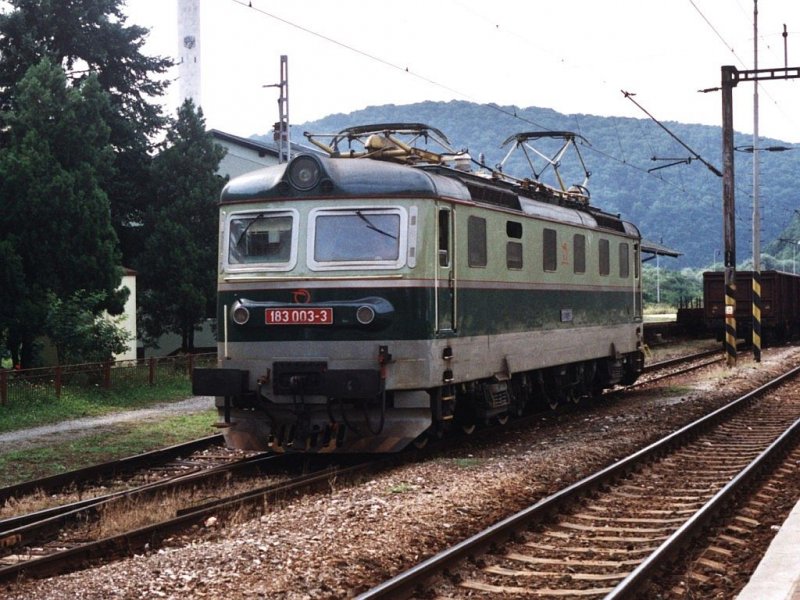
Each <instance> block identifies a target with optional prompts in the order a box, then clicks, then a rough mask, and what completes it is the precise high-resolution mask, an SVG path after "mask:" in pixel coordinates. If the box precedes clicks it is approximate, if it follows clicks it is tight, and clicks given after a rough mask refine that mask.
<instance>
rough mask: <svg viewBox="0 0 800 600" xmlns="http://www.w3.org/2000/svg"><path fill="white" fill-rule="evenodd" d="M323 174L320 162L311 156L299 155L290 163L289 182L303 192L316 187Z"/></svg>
mask: <svg viewBox="0 0 800 600" xmlns="http://www.w3.org/2000/svg"><path fill="white" fill-rule="evenodd" d="M321 174H322V173H321V170H320V166H319V162H317V160H316V159H315V158H313V157H311V156H298V157H297V158H295V159H294V160H293V161H292V164H291V165H289V182H290V183H291V184H292V187H294V188H296V189H298V190H300V191H303V192H305V191H308V190H310V189H312V188H314V187H315V186H316V185H317V184H318V183H319V180H320V177H321Z"/></svg>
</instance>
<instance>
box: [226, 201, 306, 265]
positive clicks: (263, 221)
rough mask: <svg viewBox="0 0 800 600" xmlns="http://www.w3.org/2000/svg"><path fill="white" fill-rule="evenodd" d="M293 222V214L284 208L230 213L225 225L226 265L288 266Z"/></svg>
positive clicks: (292, 257) (292, 249)
mask: <svg viewBox="0 0 800 600" xmlns="http://www.w3.org/2000/svg"><path fill="white" fill-rule="evenodd" d="M295 222H296V218H295V214H294V213H293V212H286V211H283V212H268V211H264V212H259V213H244V214H234V215H232V216H231V217H230V219H229V221H228V226H227V229H228V251H227V264H228V266H230V267H232V268H237V267H248V266H251V265H255V264H259V265H268V266H269V268H270V269H279V270H286V269H287V268H291V266H292V264H293V263H294V260H295V255H296V248H297V241H296V237H297V236H296V233H295Z"/></svg>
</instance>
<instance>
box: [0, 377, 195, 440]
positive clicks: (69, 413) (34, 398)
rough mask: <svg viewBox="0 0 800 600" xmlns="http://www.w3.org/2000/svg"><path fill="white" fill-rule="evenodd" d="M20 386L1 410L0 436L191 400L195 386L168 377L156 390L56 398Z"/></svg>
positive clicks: (69, 392)
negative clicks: (78, 419)
mask: <svg viewBox="0 0 800 600" xmlns="http://www.w3.org/2000/svg"><path fill="white" fill-rule="evenodd" d="M17 385H20V388H18V389H15V390H14V392H15V393H14V394H10V397H11V400H10V401H9V403H8V404H7V405H5V406H0V433H4V432H7V431H14V430H17V429H25V428H28V427H36V426H39V425H49V424H52V423H58V422H61V421H65V420H68V419H77V418H80V417H94V416H100V415H105V414H109V413H113V412H119V411H121V410H131V409H136V408H145V407H148V406H152V405H154V404H158V403H160V402H170V401H174V400H180V399H183V398H188V397H190V396H191V383H190V382H189V381H188V378H187V377H186V376H185V375H183V376H181V377H169V378H167V377H164V378H161V379H160V380H159V382H158V383H157V384H156V385H154V386H147V385H144V386H143V385H134V384H129V383H125V382H123V383H119V384H115V386H114V387H113V388H112V389H110V390H106V389H103V388H101V387H84V386H80V387H77V386H76V387H67V386H65V387H64V388H63V389H62V392H61V397H60V398H56V396H55V393H54V392H53V391H52V389H45V390H43V389H42V388H41V387H37V386H36V385H35V384H26V383H25V382H23V383H21V384H17Z"/></svg>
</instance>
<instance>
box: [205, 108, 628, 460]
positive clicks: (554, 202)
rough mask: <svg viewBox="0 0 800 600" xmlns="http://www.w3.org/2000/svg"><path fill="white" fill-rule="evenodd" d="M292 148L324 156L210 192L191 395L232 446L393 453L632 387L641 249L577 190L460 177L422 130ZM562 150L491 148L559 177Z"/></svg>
mask: <svg viewBox="0 0 800 600" xmlns="http://www.w3.org/2000/svg"><path fill="white" fill-rule="evenodd" d="M306 135H307V137H308V138H309V139H310V140H311V141H312V142H313V143H315V144H316V145H317V146H319V147H320V148H322V149H323V150H324V151H325V153H324V154H319V155H317V154H312V153H308V154H301V155H299V156H296V157H294V158H293V159H292V160H290V161H289V162H288V163H285V164H280V165H277V166H271V167H267V168H264V169H261V170H258V171H255V172H253V173H251V174H248V175H245V176H242V177H239V178H237V179H234V180H233V181H231V182H229V183H228V185H227V186H226V187H225V189H224V190H223V192H222V195H221V200H220V218H219V231H220V236H219V264H218V271H219V278H218V337H219V343H218V353H219V354H218V365H217V367H216V368H212V369H197V370H195V372H194V377H193V390H194V393H195V394H202V395H211V396H215V397H216V406H217V408H218V411H219V415H220V423H219V425H220V427H222V431H223V432H224V434H225V437H226V441H227V443H228V444H229V445H231V446H233V447H237V448H243V449H266V448H272V449H274V450H276V451H299V452H392V451H397V450H400V449H402V448H403V447H405V446H407V445H409V444H410V443H415V444H417V445H421V444H424V442H425V440H426V439H428V437H429V436H432V435H436V436H438V435H441V434H442V433H443V432H445V431H447V430H448V429H455V428H457V429H460V430H463V431H465V432H470V431H472V430H473V429H474V427H475V426H477V425H481V424H483V423H488V422H500V423H504V422H505V421H506V420H507V419H508V418H509V417H511V416H514V415H520V414H522V413H523V412H524V411H525V410H526V409H528V408H529V407H531V406H533V405H535V404H537V403H541V404H545V405H550V406H551V407H555V406H556V405H557V404H558V403H560V402H572V401H577V400H579V399H580V398H585V397H590V396H592V395H594V394H596V393H597V392H598V391H600V390H602V389H605V388H609V387H611V386H613V385H615V384H618V383H632V382H633V381H634V380H635V379H636V378H637V376H638V375H639V374H640V373H641V371H642V368H643V362H644V360H643V352H642V350H643V341H642V295H641V276H640V242H641V237H640V234H639V231H638V230H637V228H636V227H635V226H634V225H633V224H631V223H628V222H626V221H624V220H622V219H620V218H619V217H618V216H616V215H612V214H608V213H605V212H603V211H601V210H599V209H597V208H595V207H593V206H591V205H590V203H589V194H588V191H587V189H586V187H585V185H583V184H585V180H584V181H583V182H582V184H581V185H577V186H571V187H569V188H566V186H564V185H563V184H562V185H556V186H551V185H546V184H544V183H542V182H541V181H539V180H537V179H535V178H525V179H517V178H514V177H511V176H509V175H506V174H505V173H504V172H503V171H502V170H501V168H497V169H487V168H485V166H483V165H479V166H478V168H475V169H473V166H474V163H475V162H477V161H473V160H472V159H471V158H470V157H469V155H468V154H466V152H456V151H454V150H452V148H450V146H449V142H448V141H447V139H446V137H445V136H444V135H443V134H442V133H441V132H439V131H437V130H435V129H434V128H431V127H428V126H425V125H421V124H384V125H372V126H364V127H354V128H350V129H346V130H344V131H342V132H340V133H338V134H332V135H328V136H318V135H311V134H306ZM576 137H578V136H576V135H575V134H572V133H570V132H544V133H541V132H532V133H525V134H520V135H518V136H512V138H509V140H507V141H506V143H509V144H512V146H513V147H517V148H523V149H525V148H528V147H529V146H530V144H531V142H532V141H535V140H537V139H540V138H558V139H559V140H561V141H563V147H562V148H561V149H560V150H559V151H558V153H557V154H556V155H555V156H554V157H553V158H552V159H548V164H549V166H552V167H553V169H556V167H557V166H558V163H559V162H560V159H561V156H562V154H563V152H564V151H565V149H566V148H568V147H570V146H572V147H574V148H575V149H576V150H577V145H576V143H575V142H576ZM421 140H425V141H426V142H428V141H430V140H436V141H438V142H439V143H440V144H441V145H442V147H443V148H444V151H443V152H434V151H431V150H429V149H427V143H426V147H424V148H423V147H420V146H421V144H420V141H421ZM344 146H347V147H344ZM512 149H513V148H512ZM506 158H508V155H507V156H506ZM581 163H582V159H581ZM501 167H502V165H501ZM586 175H587V178H588V172H587V173H586ZM558 181H559V182H561V177H558Z"/></svg>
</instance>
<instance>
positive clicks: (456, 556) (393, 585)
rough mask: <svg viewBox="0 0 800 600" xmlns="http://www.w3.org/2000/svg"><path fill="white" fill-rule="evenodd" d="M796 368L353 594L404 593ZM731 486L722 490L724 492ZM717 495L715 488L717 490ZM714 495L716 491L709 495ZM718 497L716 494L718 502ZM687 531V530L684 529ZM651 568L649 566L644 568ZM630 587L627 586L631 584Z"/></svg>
mask: <svg viewBox="0 0 800 600" xmlns="http://www.w3.org/2000/svg"><path fill="white" fill-rule="evenodd" d="M798 373H800V367H795V368H794V369H791V370H790V371H787V372H786V373H784V374H782V375H780V376H779V377H776V378H775V379H773V380H772V381H769V382H767V383H765V384H764V385H762V386H760V387H758V388H757V389H755V390H752V391H751V392H749V393H747V394H745V395H743V396H741V397H740V398H738V399H736V400H734V401H732V402H730V403H728V404H727V405H725V406H723V407H720V408H718V409H717V410H715V411H713V412H711V413H709V414H708V415H705V416H704V417H701V418H700V419H698V420H696V421H694V422H692V423H689V424H688V425H685V426H684V427H682V428H680V429H678V430H677V431H674V432H673V433H671V434H669V435H667V436H665V437H664V438H662V439H660V440H658V441H656V442H654V443H652V444H650V445H649V446H647V447H645V448H642V449H641V450H638V451H637V452H634V453H633V454H631V455H629V456H627V457H625V458H623V459H621V460H619V461H618V462H616V463H614V464H613V465H610V466H608V467H606V468H605V469H602V470H601V471H598V472H597V473H595V474H593V475H590V476H589V477H585V478H584V479H581V480H580V481H578V482H576V483H574V484H572V485H570V486H568V487H566V488H564V489H563V490H560V491H558V492H556V493H555V494H552V495H551V496H548V497H546V498H543V499H541V500H539V501H538V502H536V503H535V504H533V505H532V506H529V507H528V508H525V509H523V510H521V511H519V512H518V513H516V514H514V515H512V516H510V517H507V518H506V519H503V520H502V521H500V522H498V523H496V524H495V525H492V526H491V527H489V528H487V529H485V530H484V531H481V532H479V533H477V534H475V535H473V536H471V537H469V538H467V539H466V540H463V541H462V542H459V543H458V544H456V545H455V546H452V547H451V548H448V549H446V550H443V551H441V552H439V553H437V554H435V555H434V556H432V557H431V558H429V559H427V560H425V561H423V562H421V563H419V564H417V565H415V566H414V567H412V568H411V569H409V570H407V571H404V572H402V573H400V574H398V575H396V576H395V577H393V578H391V579H389V580H387V581H385V582H383V583H381V584H379V585H377V586H375V587H373V588H372V589H370V590H368V591H366V592H364V593H362V594H360V595H359V596H357V597H356V598H357V600H374V599H377V598H408V597H410V596H411V595H412V594H413V593H414V590H415V588H416V587H417V586H418V585H419V584H420V583H421V582H423V581H425V580H427V579H429V578H431V577H433V576H434V575H436V574H438V573H441V572H442V571H443V570H445V569H446V568H447V567H450V566H452V565H454V564H456V563H458V562H460V561H462V560H464V559H465V558H466V557H468V556H469V555H470V554H474V553H478V552H479V551H481V550H482V549H485V548H488V547H489V546H490V545H491V544H494V543H497V542H501V541H504V540H508V539H510V538H511V537H512V536H514V534H515V532H517V531H518V530H520V529H522V528H523V527H526V526H527V525H529V524H531V523H532V522H535V521H540V520H542V519H544V518H546V517H547V516H550V515H552V514H555V513H556V512H557V510H558V508H559V507H560V506H561V505H562V504H564V503H567V502H571V501H574V500H576V499H578V498H580V497H583V496H585V495H586V494H588V493H589V492H591V491H592V490H594V489H596V488H597V487H599V486H601V485H603V484H605V483H606V482H608V481H610V480H614V479H618V478H621V477H623V476H624V475H625V474H627V473H628V472H630V471H632V470H633V469H634V468H635V467H636V466H637V465H638V464H639V463H641V462H645V461H647V460H650V459H651V458H654V457H656V456H658V455H660V454H663V453H664V452H666V451H667V450H668V449H669V448H671V447H674V446H676V445H679V444H680V443H681V442H682V441H683V440H685V439H687V438H689V437H692V436H695V435H697V434H699V433H701V432H702V431H703V430H705V429H706V428H709V427H710V426H712V425H713V424H715V423H716V422H718V421H719V420H721V419H722V418H724V417H725V416H727V415H728V414H730V413H733V412H734V411H737V410H739V409H740V408H742V407H743V406H745V405H746V404H748V403H750V402H752V401H753V400H754V399H755V398H756V397H758V396H760V395H761V394H763V393H764V392H767V391H769V390H770V389H773V388H775V387H776V386H778V385H780V384H781V383H783V382H784V381H786V380H788V379H791V378H793V377H795V376H797V374H798ZM730 493H731V492H730V491H728V492H726V495H725V497H727V496H728V495H729V494H730ZM717 495H719V494H717ZM715 498H716V496H715ZM719 501H721V500H717V502H719ZM684 535H688V533H686V534H684ZM650 568H654V567H653V566H650V567H648V569H650ZM643 576H644V575H637V580H636V581H635V582H634V583H637V584H638V583H639V582H640V581H641V579H639V578H640V577H643ZM631 589H632V588H631Z"/></svg>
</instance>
